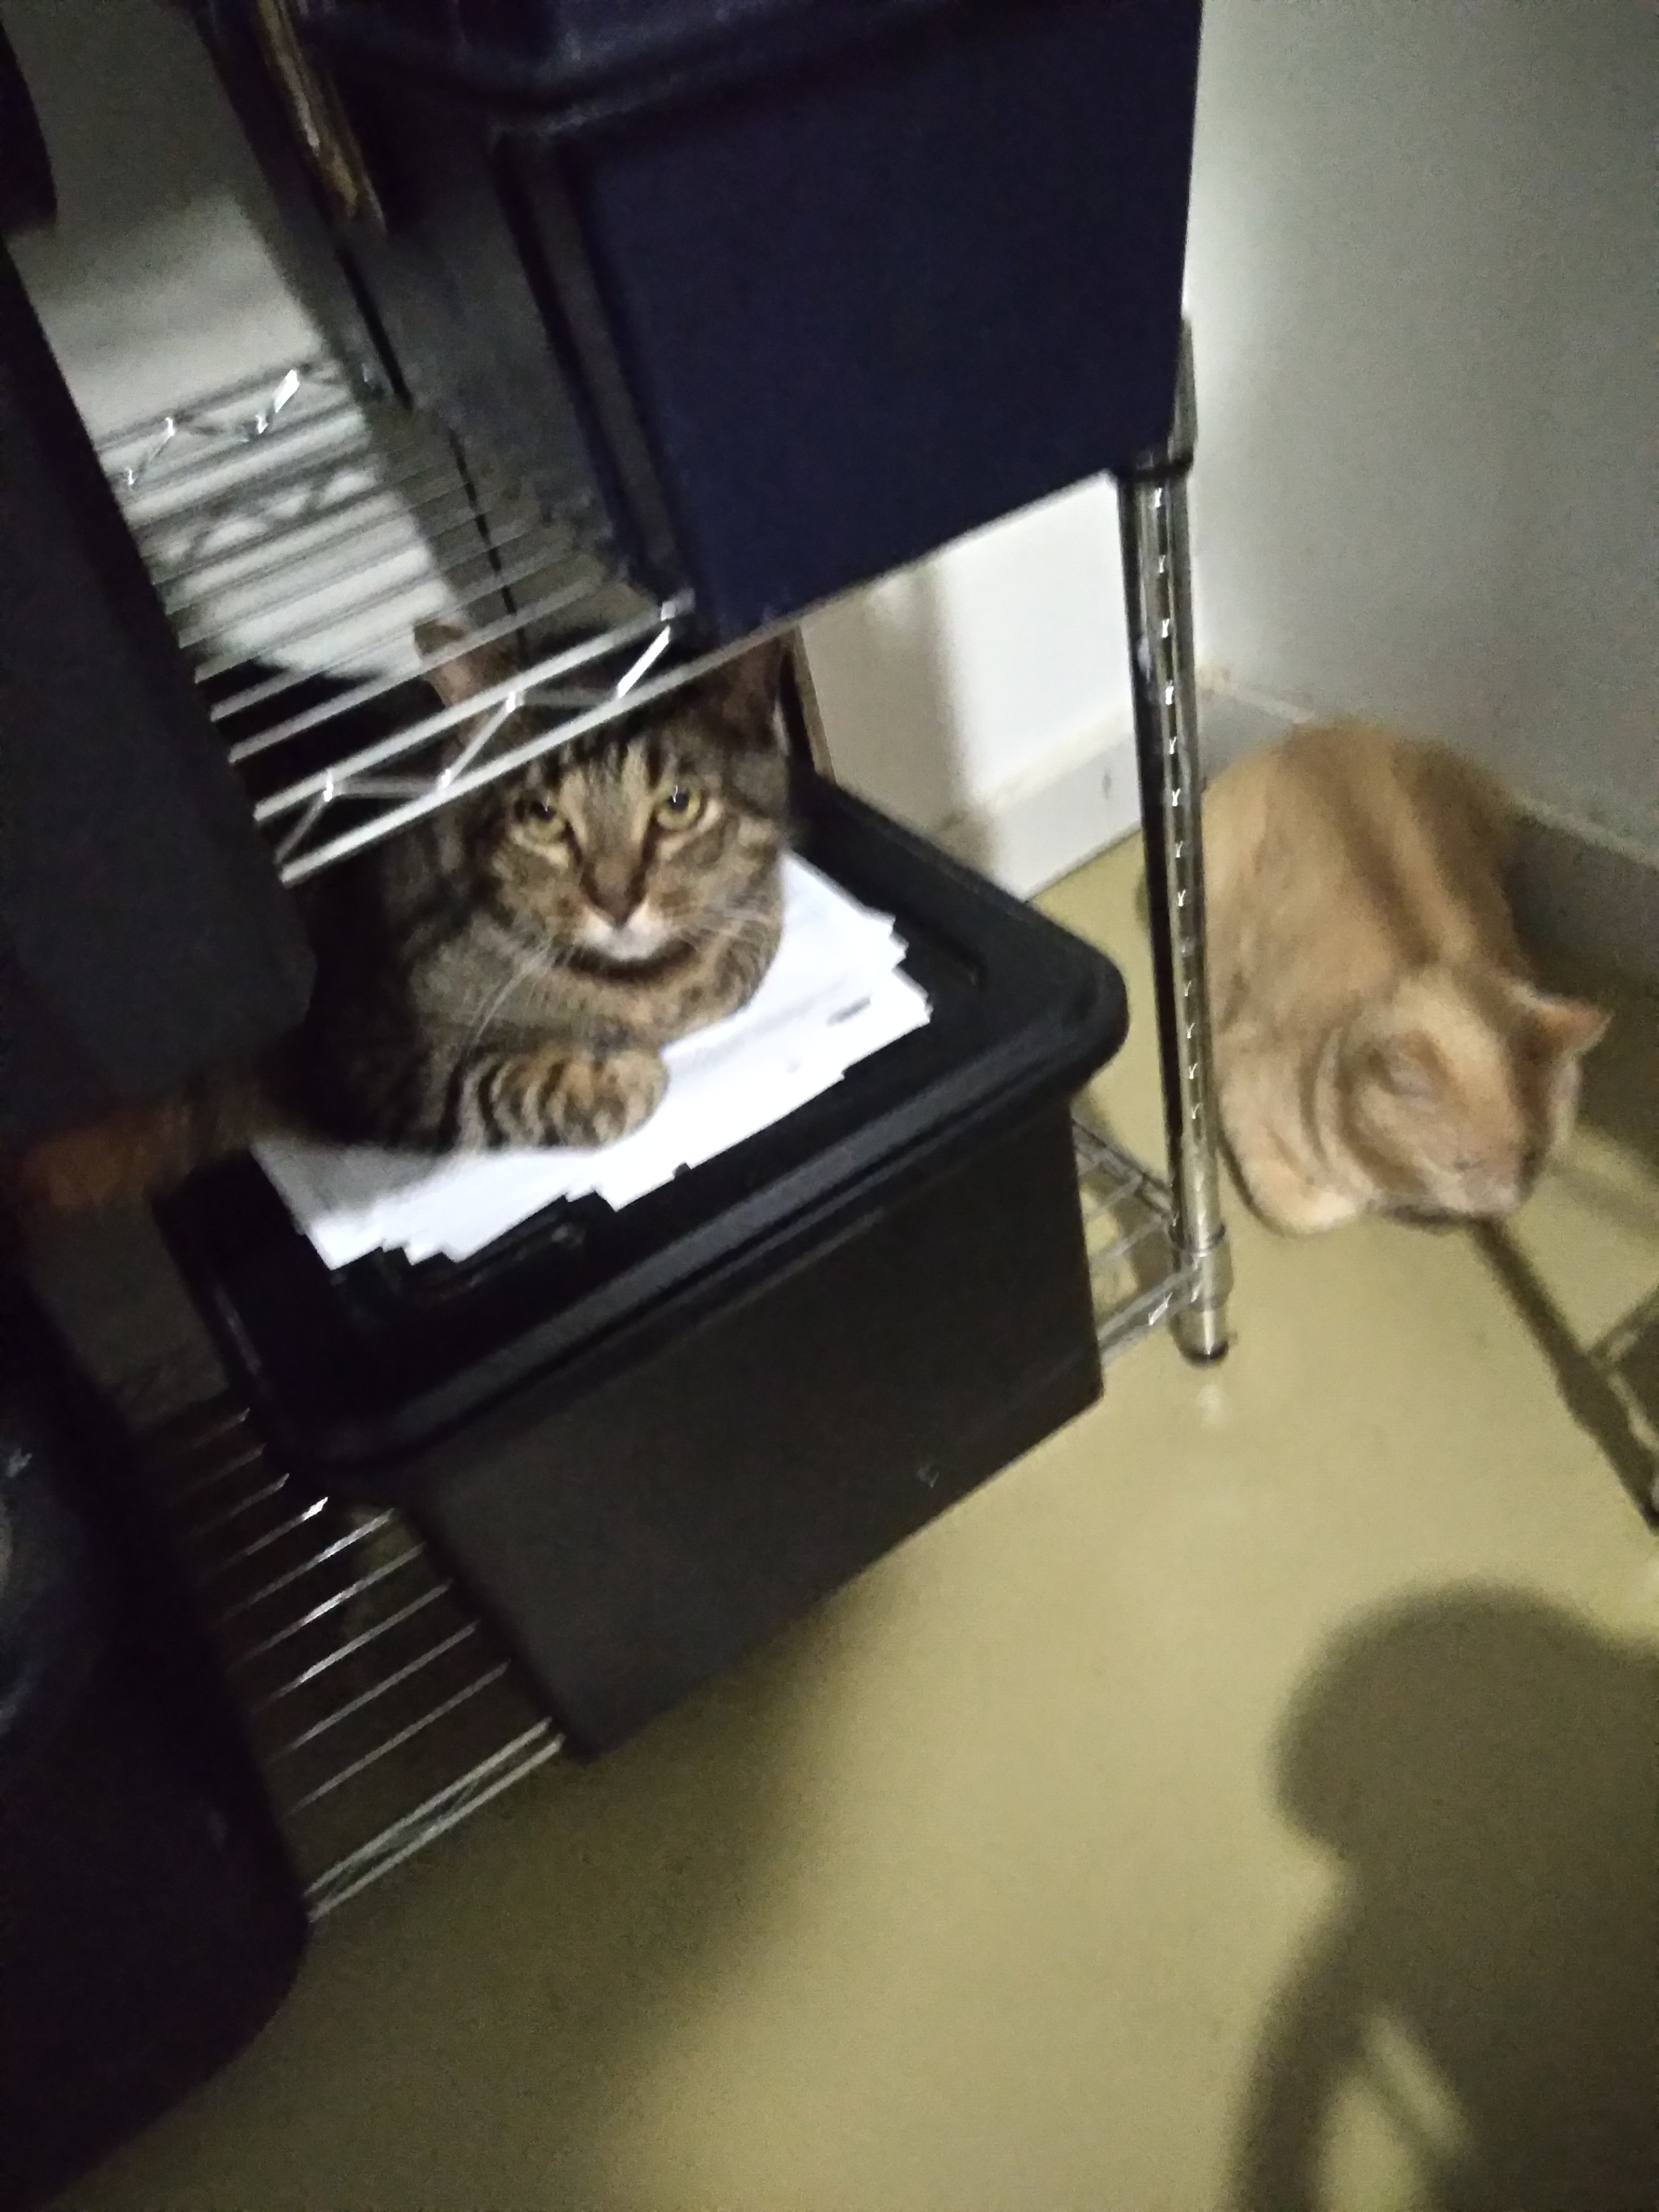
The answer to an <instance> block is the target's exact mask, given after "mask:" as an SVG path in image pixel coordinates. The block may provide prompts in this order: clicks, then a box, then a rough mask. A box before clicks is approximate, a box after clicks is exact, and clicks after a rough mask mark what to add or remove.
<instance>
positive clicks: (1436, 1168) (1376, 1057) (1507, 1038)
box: [1340, 969, 1607, 1218]
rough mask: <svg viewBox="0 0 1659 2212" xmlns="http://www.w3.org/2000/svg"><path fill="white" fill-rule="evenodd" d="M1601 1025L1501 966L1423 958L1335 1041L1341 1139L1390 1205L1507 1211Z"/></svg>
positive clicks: (1557, 1121) (1559, 1136) (1529, 1179)
mask: <svg viewBox="0 0 1659 2212" xmlns="http://www.w3.org/2000/svg"><path fill="white" fill-rule="evenodd" d="M1606 1028H1607V1017H1606V1015H1605V1014H1602V1013H1601V1012H1599V1011H1598V1010H1597V1009H1596V1008H1595V1007H1594V1006H1585V1005H1583V1004H1582V1003H1580V1002H1579V1001H1577V1000H1571V999H1557V998H1551V997H1548V996H1547V995H1546V994H1544V993H1543V992H1541V991H1536V990H1534V989H1533V988H1532V987H1531V986H1530V985H1528V984H1526V983H1522V982H1521V981H1517V980H1516V979H1514V978H1512V977H1508V976H1503V977H1496V978H1486V977H1481V978H1470V977H1463V976H1460V975H1456V974H1455V973H1454V972H1453V971H1452V970H1450V969H1425V970H1423V971H1421V972H1420V973H1419V974H1418V975H1413V976H1411V977H1408V978H1407V981H1405V982H1404V983H1403V984H1401V987H1400V988H1399V989H1398V990H1397V991H1396V992H1395V994H1394V996H1393V997H1392V998H1391V999H1390V1000H1388V1001H1387V1002H1386V1003H1385V1004H1384V1005H1383V1006H1380V1007H1378V1008H1376V1009H1373V1010H1371V1011H1369V1012H1367V1013H1366V1014H1364V1016H1362V1017H1361V1018H1360V1019H1359V1020H1358V1022H1356V1023H1355V1024H1354V1025H1353V1027H1352V1029H1351V1030H1350V1031H1349V1032H1348V1035H1347V1036H1346V1038H1345V1040H1344V1043H1343V1048H1342V1054H1341V1060H1340V1080H1341V1084H1342V1091H1343V1100H1344V1115H1343V1135H1344V1139H1345V1140H1346V1143H1347V1144H1348V1146H1349V1147H1350V1148H1351V1150H1352V1152H1353V1154H1354V1155H1355V1158H1356V1159H1357V1160H1358V1164H1360V1165H1361V1166H1362V1167H1363V1168H1364V1170H1366V1171H1367V1173H1368V1174H1370V1176H1372V1177H1373V1178H1374V1179H1375V1181H1376V1186H1377V1190H1378V1193H1379V1195H1380V1196H1381V1198H1382V1200H1383V1203H1384V1204H1385V1205H1387V1206H1389V1207H1391V1208H1393V1209H1395V1210H1396V1211H1399V1212H1413V1213H1422V1214H1431V1215H1453V1216H1463V1217H1474V1218H1491V1217H1495V1216H1498V1215H1502V1214H1506V1213H1509V1212H1513V1210H1514V1209H1515V1207H1516V1206H1519V1205H1520V1203H1521V1201H1522V1200H1523V1199H1524V1198H1525V1197H1526V1195H1527V1194H1528V1191H1529V1190H1530V1189H1531V1188H1532V1186H1533V1184H1534V1182H1535V1181H1536V1179H1537V1176H1538V1173H1539V1170H1540V1169H1541V1167H1542V1166H1543V1164H1544V1163H1545V1162H1546V1161H1547V1159H1548V1158H1550V1157H1551V1155H1552V1154H1553V1152H1556V1151H1557V1150H1558V1149H1559V1146H1561V1144H1562V1143H1563V1142H1564V1141H1565V1139H1566V1137H1567V1134H1568V1133H1569V1131H1570V1130H1571V1127H1572V1121H1573V1116H1574V1115H1575V1113H1576V1112H1577V1104H1578V1091H1579V1074H1580V1064H1581V1062H1582V1060H1583V1056H1584V1054H1586V1053H1587V1052H1588V1051H1589V1049H1590V1048H1591V1047H1592V1046H1593V1045H1594V1044H1595V1043H1596V1042H1597V1041H1598V1040H1599V1039H1600V1037H1601V1035H1602V1033H1603V1031H1604V1030H1606Z"/></svg>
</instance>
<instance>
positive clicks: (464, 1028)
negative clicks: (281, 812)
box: [7, 625, 789, 1218]
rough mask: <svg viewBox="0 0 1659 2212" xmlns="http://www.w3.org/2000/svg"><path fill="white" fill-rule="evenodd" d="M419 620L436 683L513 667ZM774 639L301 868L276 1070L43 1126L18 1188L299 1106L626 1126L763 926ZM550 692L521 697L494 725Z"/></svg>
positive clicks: (463, 686)
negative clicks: (290, 1016) (394, 827)
mask: <svg viewBox="0 0 1659 2212" xmlns="http://www.w3.org/2000/svg"><path fill="white" fill-rule="evenodd" d="M417 643H418V645H419V647H420V648H421V651H422V656H423V659H425V660H426V661H427V662H428V664H429V665H430V673H429V675H428V682H429V684H431V686H432V688H433V689H434V690H435V691H436V692H437V694H438V696H439V697H440V698H441V700H442V701H443V702H445V704H447V705H450V706H459V705H464V704H465V702H467V701H468V700H469V699H471V698H473V697H475V696H478V695H479V694H480V693H482V692H483V691H485V690H488V689H489V688H490V687H492V686H495V685H498V684H501V683H503V682H506V681H507V680H509V679H510V678H511V676H512V673H513V670H512V666H511V664H510V663H509V662H508V661H507V659H505V658H504V657H502V656H501V655H500V654H499V653H493V652H491V651H490V650H489V649H488V648H486V649H483V650H467V649H465V647H463V645H462V643H461V641H460V640H459V636H458V635H456V634H455V633H453V632H450V631H447V630H446V629H444V627H443V626H441V625H425V626H423V627H422V630H421V631H420V632H419V633H418V634H417ZM780 662H781V648H777V647H757V648H755V649H753V650H751V651H750V652H749V653H744V654H743V655H741V656H740V657H738V659H734V660H732V661H729V662H726V663H725V664H724V665H722V666H721V667H720V668H718V669H716V670H715V671H714V672H713V673H712V674H710V675H708V676H707V677H705V678H702V679H701V680H700V681H699V682H697V683H696V684H692V685H690V686H689V687H687V688H686V689H685V690H681V691H677V692H673V693H671V694H669V695H668V696H666V697H665V698H663V699H660V700H658V701H656V702H653V703H651V704H647V706H645V707H643V708H640V709H639V710H638V712H637V713H635V714H630V715H629V716H628V717H626V718H625V719H624V720H623V721H621V722H619V723H612V724H609V725H606V726H604V727H602V728H600V729H599V730H598V731H595V732H592V733H591V734H590V735H588V736H586V737H581V738H575V739H574V740H573V741H572V742H571V743H569V744H567V745H563V746H560V747H557V748H556V749H554V750H551V751H549V752H547V753H544V755H543V756H542V757H540V759H538V760H537V761H536V762H534V763H532V765H531V766H530V767H529V768H528V769H526V770H525V771H523V772H522V773H521V774H520V775H516V776H513V777H510V778H504V779H503V780H502V781H500V782H497V783H493V784H489V785H486V786H485V787H483V789H481V790H478V791H476V792H474V793H471V794H470V795H468V796H466V797H465V798H463V799H459V800H457V801H456V802H455V803H454V804H453V805H450V806H447V807H443V808H441V809H440V810H439V811H437V812H435V813H434V814H430V815H428V816H426V817H424V818H423V819H422V820H421V821H419V822H417V823H414V824H412V825H411V826H410V829H407V830H405V831H404V832H403V833H401V834H400V835H399V836H397V837H395V838H392V839H390V840H389V841H387V842H386V843H384V844H382V845H378V846H374V847H372V848H369V849H368V851H366V852H365V853H364V854H362V855H361V856H360V857H358V858H357V859H355V860H350V861H349V862H347V863H345V864H344V865H343V866H340V867H339V868H337V869H336V870H333V871H330V872H325V873H324V874H322V875H321V876H319V878H316V880H315V881H314V883H313V884H311V885H307V887H306V888H305V889H304V890H303V891H302V892H301V908H302V911H303V914H304V917H305V920H306V924H307V930H308V933H309V934H310V936H311V939H312V943H313V949H314V951H315V952H316V956H317V981H316V987H315V990H314V992H313V1000H312V1005H311V1008H310V1011H309V1012H308V1013H307V1018H306V1021H305V1024H304V1025H303V1027H302V1028H301V1030H300V1032H299V1033H298V1035H297V1036H295V1038H294V1039H292V1040H290V1041H289V1043H288V1044H287V1045H286V1046H285V1047H284V1048H283V1049H282V1050H281V1051H280V1052H279V1054H277V1055H276V1058H275V1059H274V1060H273V1063H272V1066H271V1067H270V1069H269V1070H267V1071H260V1072H258V1073H251V1072H238V1073H232V1074H230V1075H228V1076H227V1077H224V1078H222V1079H221V1078H217V1077H216V1078H212V1079H206V1080H204V1081H203V1082H202V1083H200V1084H198V1085H196V1086H195V1087H194V1088H193V1089H192V1091H191V1093H190V1094H189V1095H188V1096H183V1097H176V1098H173V1099H171V1100H168V1101H165V1102H163V1103H161V1104H159V1105H156V1106H154V1107H148V1108H132V1109H123V1110H122V1111H120V1112H118V1113H116V1114H113V1115H110V1116H108V1117H106V1119H105V1120H104V1121H100V1122H99V1123H98V1124H97V1125H96V1126H95V1127H91V1128H88V1129H85V1130H81V1131H76V1132H75V1133H71V1134H69V1135H66V1136H64V1137H62V1138H58V1139H52V1140H50V1141H48V1142H47V1143H46V1144H43V1145H40V1146H37V1147H36V1148H35V1149H34V1150H33V1152H31V1153H29V1154H28V1155H27V1157H26V1158H24V1159H23V1160H22V1161H21V1162H19V1163H14V1164H12V1166H11V1168H10V1170H9V1174H8V1177H7V1180H8V1182H9V1186H10V1188H9V1196H10V1198H11V1200H12V1204H13V1206H14V1208H15V1211H17V1212H20V1213H21V1215H23V1216H24V1217H25V1218H40V1217H42V1216H45V1217H51V1216H53V1215H63V1214H68V1213H73V1212H85V1211H87V1210H89V1209H90V1208H93V1207H96V1206H103V1205H106V1204H109V1203H111V1202H113V1201H119V1200H132V1199H135V1198H140V1197H146V1196H151V1195H154V1194H156V1193H157V1192H158V1191H160V1190H162V1189H164V1188H167V1186H168V1185H169V1184H172V1183H173V1182H178V1181H179V1180H180V1179H182V1177H183V1176H185V1175H186V1174H188V1173H189V1172H190V1170H191V1169H192V1168H193V1167H195V1166H197V1165H199V1164H202V1163H203V1162H204V1161H205V1160H207V1159H210V1158H214V1157H216V1155H218V1154H220V1153H222V1152H226V1151H228V1150H232V1149H234V1148H236V1147H238V1146H240V1145H241V1144H243V1143H246V1141H247V1139H249V1137H250V1136H252V1135H253V1134H257V1133H258V1131H259V1129H260V1128H261V1127H272V1126H277V1125H280V1124H282V1123H283V1122H284V1121H288V1122H290V1123H291V1122H292V1121H295V1120H298V1121H301V1123H303V1124H307V1125H309V1126H310V1127H313V1128H315V1129H318V1130H320V1131H322V1132H323V1133H326V1134H328V1135H331V1136H333V1137H336V1138H337V1139H341V1140H343V1141H345V1142H357V1143H365V1144H382V1145H388V1146H409V1147H411V1148H415V1149H419V1150H426V1151H450V1150H462V1149H465V1150H483V1149H488V1148H490V1147H494V1146H509V1145H526V1146H532V1145H584V1146H586V1145H602V1144H607V1143H610V1142H612V1141H614V1140H615V1139H617V1138H618V1137H621V1136H623V1135H625V1134H627V1133H628V1132H629V1131H630V1130H632V1129H635V1128H637V1127H639V1125H640V1124H641V1122H642V1121H645V1120H646V1118H647V1115H650V1114H651V1113H652V1112H653V1110H654V1109H655V1108H656V1106H657V1104H658V1103H659V1101H660V1099H661V1097H662V1095H663V1091H664V1088H665V1084H666V1081H667V1076H666V1071H665V1067H664V1065H663V1060H662V1054H661V1048H662V1047H663V1046H664V1045H665V1043H667V1042H670V1041H671V1039H673V1038H675V1037H678V1036H684V1035H686V1034H687V1033H688V1032H689V1031H690V1030H696V1029H701V1028H702V1027H704V1026H705V1025H706V1024H708V1023H710V1022H714V1021H717V1020H719V1019H720V1018H721V1016H723V1015H726V1014H729V1013H732V1012H735V1011H736V1010H737V1008H738V1007H739V1006H742V1005H744V1002H745V1001H746V1000H748V999H749V998H750V996H751V995H752V994H753V993H754V991H755V989H756V987H757V985H758V984H759V982H760V981H761V978H762V977H763V975H764V974H765V973H766V970H767V969H768V968H769V965H770V964H771V961H772V957H773V955H774V953H775V951H776V949H777V944H778V935H779V931H780V927H781V914H782V878H781V860H782V856H783V853H784V849H785V847H786V844H787V836H788V808H789V777H788V769H787V760H786V757H785V755H784V751H783V749H782V747H781V744H780V743H779V741H778V738H777V736H776V733H775V722H774V709H775V699H776V689H777V682H778V676H779V672H780ZM544 711H545V710H540V709H538V708H537V707H536V705H535V704H534V702H533V701H531V702H526V703H525V704H524V705H522V706H521V707H520V708H519V709H518V710H517V712H516V714H514V715H513V719H512V720H510V721H509V723H508V724H507V726H506V728H505V730H504V732H502V734H501V738H500V739H499V740H498V742H500V743H501V744H515V743H522V742H524V740H525V739H526V738H528V737H529V736H531V735H532V733H533V732H534V729H535V727H536V725H537V721H538V714H541V713H543V712H544ZM470 726H471V725H469V724H465V723H464V724H463V725H462V726H461V729H460V732H459V737H460V738H461V739H462V741H464V740H465V735H466V732H467V730H468V728H469V727H470Z"/></svg>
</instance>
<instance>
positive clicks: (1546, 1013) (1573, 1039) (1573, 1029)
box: [1525, 988, 1612, 1060]
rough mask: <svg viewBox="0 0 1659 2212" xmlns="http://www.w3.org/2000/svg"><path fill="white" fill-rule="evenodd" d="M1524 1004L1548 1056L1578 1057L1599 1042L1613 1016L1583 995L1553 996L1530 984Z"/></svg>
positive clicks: (1535, 1033) (1556, 1057) (1543, 1052)
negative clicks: (1574, 997) (1591, 1004)
mask: <svg viewBox="0 0 1659 2212" xmlns="http://www.w3.org/2000/svg"><path fill="white" fill-rule="evenodd" d="M1525 1004H1526V1009H1527V1016H1528V1022H1529V1023H1530V1025H1531V1029H1532V1034H1533V1036H1534V1038H1535V1039H1536V1041H1537V1043H1538V1048H1539V1049H1540V1051H1541V1053H1542V1054H1544V1056H1545V1057H1546V1058H1547V1059H1549V1060H1582V1059H1583V1056H1584V1054H1586V1053H1587V1052H1589V1051H1592V1050H1593V1049H1594V1048H1595V1046H1597V1045H1598V1044H1600V1043H1601V1040H1602V1038H1603V1037H1604V1036H1606V1035H1607V1024H1608V1023H1609V1021H1611V1019H1612V1016H1611V1015H1610V1014H1604V1013H1603V1012H1602V1011H1601V1008H1600V1006H1590V1005H1589V1004H1588V1002H1587V1001H1586V1000H1583V999H1556V998H1552V997H1551V996H1550V995H1549V994H1547V993H1546V992H1543V991H1534V990H1532V989H1530V988H1528V992H1527V994H1526V1000H1525Z"/></svg>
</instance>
